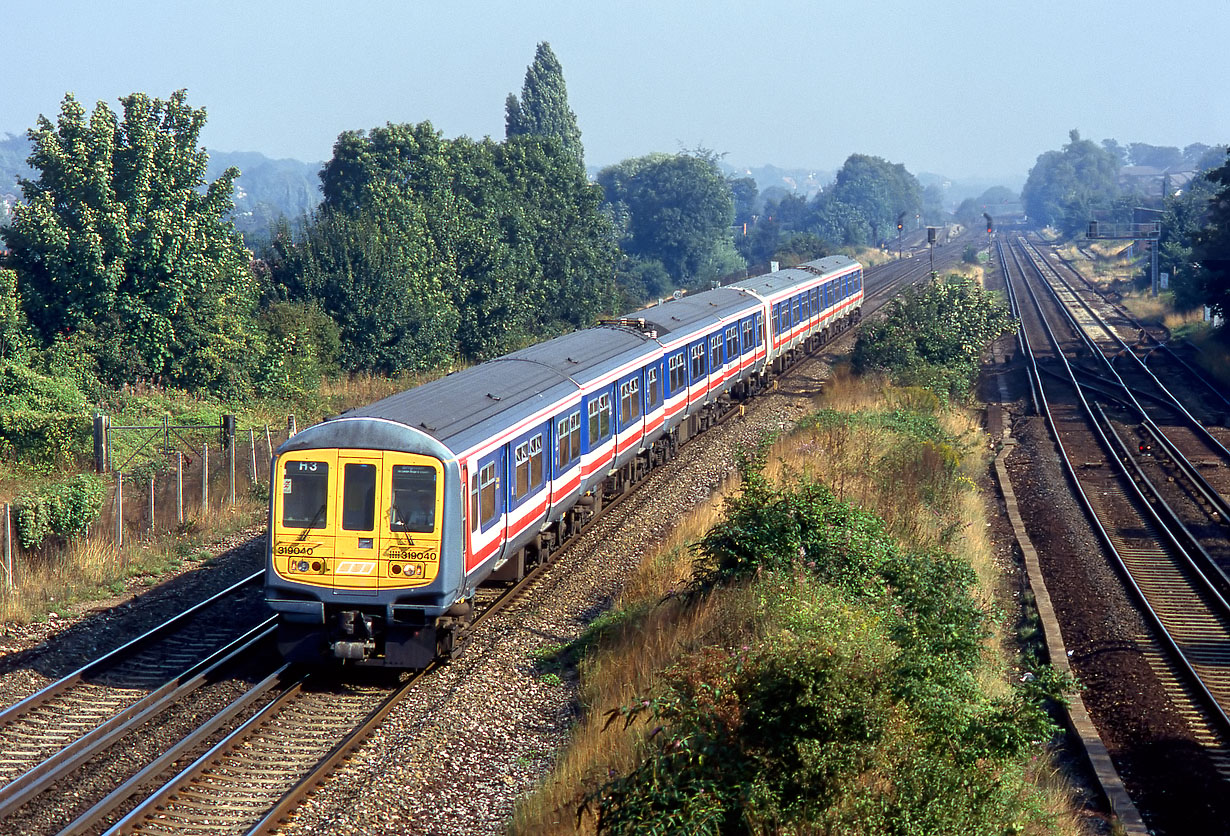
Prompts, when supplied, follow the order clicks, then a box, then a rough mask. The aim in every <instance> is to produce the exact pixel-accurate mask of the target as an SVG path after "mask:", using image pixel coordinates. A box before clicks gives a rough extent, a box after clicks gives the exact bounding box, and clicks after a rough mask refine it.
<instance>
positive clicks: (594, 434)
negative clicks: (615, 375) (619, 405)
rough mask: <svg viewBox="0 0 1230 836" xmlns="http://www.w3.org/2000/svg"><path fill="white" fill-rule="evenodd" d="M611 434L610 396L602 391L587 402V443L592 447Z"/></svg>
mask: <svg viewBox="0 0 1230 836" xmlns="http://www.w3.org/2000/svg"><path fill="white" fill-rule="evenodd" d="M610 434H611V396H610V395H609V394H608V393H606V392H603V393H602V394H601V395H599V396H598V397H596V398H594V399H593V400H591V401H590V402H589V444H590V447H593V446H594V444H596V443H597V442H599V441H602V440H604V439H605V438H606V437H607V436H609V435H610Z"/></svg>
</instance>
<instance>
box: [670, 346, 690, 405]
mask: <svg viewBox="0 0 1230 836" xmlns="http://www.w3.org/2000/svg"><path fill="white" fill-rule="evenodd" d="M666 365H667V366H668V368H669V371H670V377H669V379H668V380H667V383H669V384H670V393H671V394H672V395H673V394H675V393H676V392H678V391H679V390H680V389H682V388H684V387H685V386H687V385H688V371H687V367H688V364H687V361H686V360H685V359H684V357H683V352H682V351H681V352H679V353H678V354H672V355H671V356H670V359H669V360H667V361H666Z"/></svg>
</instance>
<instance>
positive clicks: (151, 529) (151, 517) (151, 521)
mask: <svg viewBox="0 0 1230 836" xmlns="http://www.w3.org/2000/svg"><path fill="white" fill-rule="evenodd" d="M149 533H150V535H153V533H154V474H152V473H151V474H150V475H149Z"/></svg>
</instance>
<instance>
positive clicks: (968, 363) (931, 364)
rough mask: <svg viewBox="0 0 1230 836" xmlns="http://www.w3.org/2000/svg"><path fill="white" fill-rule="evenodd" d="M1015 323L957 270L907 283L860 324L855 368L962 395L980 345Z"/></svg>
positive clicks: (973, 371) (970, 379)
mask: <svg viewBox="0 0 1230 836" xmlns="http://www.w3.org/2000/svg"><path fill="white" fill-rule="evenodd" d="M1014 328H1015V326H1014V324H1013V321H1012V315H1011V312H1010V311H1009V310H1008V308H1007V307H1006V306H1005V305H1003V304H1002V303H1000V302H998V301H997V300H996V299H995V298H994V297H993V296H991V295H990V294H989V293H987V292H986V291H984V290H983V289H982V288H981V287H979V285H978V284H977V282H975V281H974V280H972V279H968V278H965V277H962V276H958V275H955V274H954V275H952V276H949V277H948V279H946V280H943V281H941V280H939V279H933V280H932V281H930V282H928V283H926V284H925V285H923V286H921V287H916V288H910V289H909V290H907V291H906V292H905V293H903V294H902V295H901V296H899V297H898V298H896V299H894V300H893V302H892V304H891V305H890V306H889V310H888V315H887V316H886V317H885V318H883V319H880V320H877V321H876V322H873V323H869V324H866V325H864V326H863V328H862V330H861V331H860V332H859V337H858V342H857V343H856V344H855V346H854V354H853V363H854V368H855V369H856V370H857V371H859V372H865V371H869V370H882V371H886V372H888V373H889V374H890V375H891V376H892V377H893V378H894V380H895V381H897V382H898V383H900V384H903V385H907V386H924V387H926V388H929V389H931V390H932V391H934V392H935V393H936V394H937V395H940V396H941V397H945V398H957V399H962V398H964V397H966V396H967V395H968V394H969V392H970V390H971V388H972V386H973V384H974V381H975V380H976V378H977V374H978V361H979V356H980V354H981V352H982V350H983V349H984V348H985V347H986V346H987V344H988V343H990V342H991V341H992V340H994V339H996V338H997V337H999V336H1000V335H1002V334H1005V333H1012V332H1013V330H1014Z"/></svg>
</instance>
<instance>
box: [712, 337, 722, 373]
mask: <svg viewBox="0 0 1230 836" xmlns="http://www.w3.org/2000/svg"><path fill="white" fill-rule="evenodd" d="M721 367H722V338H721V336H713V337H710V338H709V368H710V369H711V370H712V371H717V370H718V369H720V368H721Z"/></svg>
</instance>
